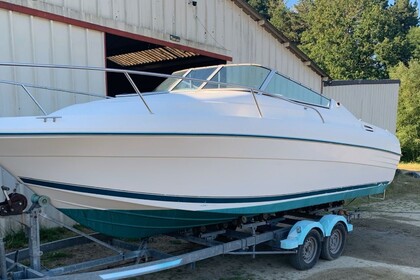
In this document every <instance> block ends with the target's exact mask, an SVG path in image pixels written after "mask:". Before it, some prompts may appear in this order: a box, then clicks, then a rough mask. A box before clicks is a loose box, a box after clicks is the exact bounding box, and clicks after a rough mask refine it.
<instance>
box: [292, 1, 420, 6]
mask: <svg viewBox="0 0 420 280" xmlns="http://www.w3.org/2000/svg"><path fill="white" fill-rule="evenodd" d="M285 2H286V5H287V6H288V7H293V5H294V4H296V3H297V2H298V0H286V1H285ZM411 2H412V3H415V2H417V7H419V6H420V5H419V2H420V0H411ZM388 3H389V4H394V0H388Z"/></svg>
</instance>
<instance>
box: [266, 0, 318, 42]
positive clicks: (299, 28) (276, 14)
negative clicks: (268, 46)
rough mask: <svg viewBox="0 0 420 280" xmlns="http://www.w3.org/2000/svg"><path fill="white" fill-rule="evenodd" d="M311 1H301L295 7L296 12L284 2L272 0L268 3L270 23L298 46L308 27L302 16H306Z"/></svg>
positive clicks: (282, 0)
mask: <svg viewBox="0 0 420 280" xmlns="http://www.w3.org/2000/svg"><path fill="white" fill-rule="evenodd" d="M311 1H312V0H302V1H300V2H299V3H298V4H297V5H295V8H294V10H291V9H289V8H288V7H287V6H286V4H285V2H284V0H270V1H269V2H268V13H269V15H270V22H271V23H272V24H273V25H274V26H275V27H276V28H277V29H278V30H280V31H281V32H282V33H283V34H284V35H286V37H287V38H289V39H290V40H291V41H292V42H293V43H295V44H296V45H299V44H300V42H301V36H302V33H303V31H305V30H306V29H307V27H308V24H307V22H305V20H304V18H302V15H304V14H305V9H306V3H310V2H311Z"/></svg>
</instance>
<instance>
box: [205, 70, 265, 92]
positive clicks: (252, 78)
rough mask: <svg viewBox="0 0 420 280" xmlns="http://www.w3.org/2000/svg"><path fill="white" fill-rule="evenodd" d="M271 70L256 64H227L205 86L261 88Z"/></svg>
mask: <svg viewBox="0 0 420 280" xmlns="http://www.w3.org/2000/svg"><path fill="white" fill-rule="evenodd" d="M270 72H271V70H270V69H267V68H264V67H261V66H256V65H236V66H225V67H222V68H220V70H219V71H218V72H217V73H216V75H214V76H213V77H212V78H211V80H210V81H211V82H210V83H207V84H206V85H205V86H204V88H237V87H247V88H253V89H260V88H261V86H262V85H263V83H264V81H265V79H267V76H268V75H269V74H270Z"/></svg>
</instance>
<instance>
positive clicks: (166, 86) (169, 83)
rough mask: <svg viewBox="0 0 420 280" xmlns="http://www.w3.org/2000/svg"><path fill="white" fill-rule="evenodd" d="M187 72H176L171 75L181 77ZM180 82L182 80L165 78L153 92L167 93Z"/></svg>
mask: <svg viewBox="0 0 420 280" xmlns="http://www.w3.org/2000/svg"><path fill="white" fill-rule="evenodd" d="M187 71H188V70H182V71H177V72H174V73H172V75H173V76H179V77H182V76H184V75H185V73H187ZM180 81H182V80H181V79H177V78H167V79H166V80H164V81H163V82H162V83H161V84H160V85H158V86H157V88H155V89H154V91H168V90H170V89H171V88H173V87H174V85H176V84H178V83H179V82H180Z"/></svg>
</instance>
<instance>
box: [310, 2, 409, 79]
mask: <svg viewBox="0 0 420 280" xmlns="http://www.w3.org/2000/svg"><path fill="white" fill-rule="evenodd" d="M400 1H401V2H400ZM400 1H397V2H396V4H395V6H391V7H388V6H387V1H383V0H354V1H346V0H336V1H333V2H331V1H328V0H317V1H313V2H312V6H311V7H310V8H309V11H308V13H307V15H306V16H305V21H306V22H308V23H311V24H310V25H309V28H308V29H306V30H305V31H304V32H303V34H302V48H303V49H304V50H305V51H306V52H307V53H308V54H309V56H310V57H311V58H312V59H314V60H315V61H316V62H317V63H318V64H320V66H321V67H323V68H324V69H326V70H327V72H328V73H329V74H330V75H331V76H332V77H333V78H335V79H383V78H387V77H388V68H389V67H392V66H394V65H396V64H397V63H398V62H399V61H403V62H405V63H407V62H408V60H409V59H410V48H409V44H408V41H407V40H406V34H407V33H408V30H409V28H411V27H412V26H413V25H415V24H417V14H416V9H415V8H414V10H413V6H411V4H410V3H409V2H408V0H400ZM403 2H407V3H406V4H407V5H403V4H404V3H403ZM394 7H398V9H397V8H394ZM413 18H415V20H413ZM401 22H404V24H402V23H401Z"/></svg>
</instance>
